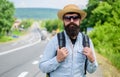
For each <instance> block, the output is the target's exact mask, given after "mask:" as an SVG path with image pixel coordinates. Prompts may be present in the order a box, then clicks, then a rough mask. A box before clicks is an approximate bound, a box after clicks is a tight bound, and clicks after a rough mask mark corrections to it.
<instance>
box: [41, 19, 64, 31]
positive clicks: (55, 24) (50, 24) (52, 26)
mask: <svg viewBox="0 0 120 77" xmlns="http://www.w3.org/2000/svg"><path fill="white" fill-rule="evenodd" d="M41 26H42V27H45V28H46V29H47V31H49V32H52V31H53V30H57V29H59V30H60V31H62V30H63V25H62V21H60V20H58V19H54V20H44V21H42V23H41Z"/></svg>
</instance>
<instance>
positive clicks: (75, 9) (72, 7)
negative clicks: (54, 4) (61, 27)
mask: <svg viewBox="0 0 120 77" xmlns="http://www.w3.org/2000/svg"><path fill="white" fill-rule="evenodd" d="M69 12H75V13H79V14H80V15H81V19H82V20H83V19H84V18H85V17H86V15H87V13H86V12H85V11H83V10H80V8H79V7H78V6H76V5H74V4H69V5H67V6H65V7H64V8H63V9H62V10H60V11H58V14H57V15H58V17H59V19H61V20H62V19H63V16H64V14H66V13H69Z"/></svg>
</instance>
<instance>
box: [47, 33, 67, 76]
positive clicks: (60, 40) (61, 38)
mask: <svg viewBox="0 0 120 77" xmlns="http://www.w3.org/2000/svg"><path fill="white" fill-rule="evenodd" d="M57 39H58V45H59V48H62V47H65V46H66V41H65V34H64V32H60V33H58V34H57ZM55 55H57V51H56V54H55ZM46 77H50V73H47V74H46Z"/></svg>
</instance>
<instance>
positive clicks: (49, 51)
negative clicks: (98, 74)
mask: <svg viewBox="0 0 120 77" xmlns="http://www.w3.org/2000/svg"><path fill="white" fill-rule="evenodd" d="M58 17H59V18H60V19H61V20H62V21H63V23H64V29H65V30H64V35H65V41H66V46H65V47H63V48H61V49H59V46H58V39H57V35H56V36H54V37H53V38H52V39H51V41H50V42H49V43H48V44H47V46H46V49H45V51H44V54H43V57H42V59H41V61H40V64H39V67H40V69H41V70H42V71H43V72H44V73H50V77H85V74H84V73H85V69H84V66H85V59H86V56H87V58H88V60H87V69H86V70H87V71H88V72H89V73H93V72H94V71H95V70H96V68H97V66H98V64H97V62H96V58H95V53H94V48H93V45H92V42H91V40H90V47H83V45H82V34H81V32H80V23H81V21H82V20H83V19H84V18H85V17H86V12H84V11H82V10H80V8H79V7H78V6H76V5H74V4H69V5H67V6H65V7H64V8H63V10H60V11H59V12H58ZM56 52H57V54H56Z"/></svg>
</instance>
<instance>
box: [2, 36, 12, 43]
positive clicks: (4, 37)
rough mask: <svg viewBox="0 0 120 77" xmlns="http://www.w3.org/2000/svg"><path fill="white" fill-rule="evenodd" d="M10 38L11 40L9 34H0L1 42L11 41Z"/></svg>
mask: <svg viewBox="0 0 120 77" xmlns="http://www.w3.org/2000/svg"><path fill="white" fill-rule="evenodd" d="M11 40H13V38H12V37H11V36H2V37H1V38H0V42H1V43H2V42H7V41H11Z"/></svg>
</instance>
